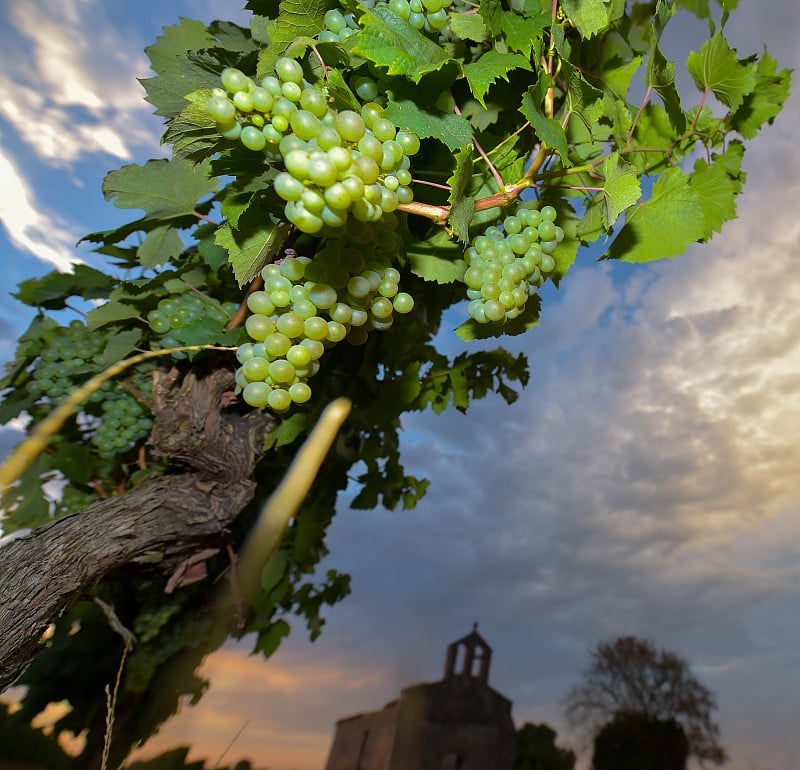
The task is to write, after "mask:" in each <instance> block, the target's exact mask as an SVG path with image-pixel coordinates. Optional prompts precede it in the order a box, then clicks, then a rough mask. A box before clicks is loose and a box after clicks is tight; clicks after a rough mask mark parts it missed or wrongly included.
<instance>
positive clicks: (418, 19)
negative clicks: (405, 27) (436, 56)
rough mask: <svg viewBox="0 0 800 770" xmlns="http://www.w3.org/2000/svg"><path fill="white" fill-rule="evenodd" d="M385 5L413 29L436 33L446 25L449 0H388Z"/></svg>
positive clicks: (430, 33) (431, 33)
mask: <svg viewBox="0 0 800 770" xmlns="http://www.w3.org/2000/svg"><path fill="white" fill-rule="evenodd" d="M380 5H385V6H387V7H388V8H389V10H391V11H392V12H393V13H394V14H395V15H397V16H399V17H400V18H401V19H405V20H406V21H407V22H408V23H409V24H410V25H411V26H412V27H414V29H417V30H419V31H420V32H426V33H427V34H429V35H438V33H439V31H440V30H442V29H444V27H446V26H447V23H448V21H449V18H448V16H447V10H448V8H449V7H450V0H445V1H444V2H442V0H389V2H387V3H380Z"/></svg>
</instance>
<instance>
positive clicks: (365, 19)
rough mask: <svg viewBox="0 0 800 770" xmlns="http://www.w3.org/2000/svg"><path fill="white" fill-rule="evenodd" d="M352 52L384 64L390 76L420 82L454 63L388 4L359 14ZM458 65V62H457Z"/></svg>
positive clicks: (381, 65)
mask: <svg viewBox="0 0 800 770" xmlns="http://www.w3.org/2000/svg"><path fill="white" fill-rule="evenodd" d="M361 24H362V26H363V29H362V30H361V32H360V33H359V34H358V35H357V36H356V39H357V42H356V44H355V46H354V47H353V53H356V54H359V55H360V56H363V57H364V58H365V59H368V60H369V61H371V62H373V63H374V64H377V65H378V66H379V67H386V70H387V72H388V74H389V75H403V76H404V77H407V78H408V79H409V80H411V81H412V82H414V83H419V81H420V80H421V79H422V77H423V75H425V74H426V73H428V72H436V71H437V70H440V69H442V67H444V66H445V65H446V64H449V63H451V62H453V61H454V60H453V59H451V58H450V56H449V55H448V53H447V51H445V50H444V48H442V47H441V46H439V45H437V44H436V43H434V42H433V41H432V40H429V39H428V38H427V37H425V36H424V35H422V34H420V33H419V32H418V31H417V30H416V29H414V27H412V26H411V25H410V24H409V23H408V22H407V21H406V20H405V19H401V18H400V17H399V16H397V15H396V14H394V13H392V11H390V10H389V8H388V7H385V6H381V5H379V6H376V7H375V8H370V9H369V10H368V11H367V12H366V13H364V15H363V16H362V17H361ZM459 67H460V65H459Z"/></svg>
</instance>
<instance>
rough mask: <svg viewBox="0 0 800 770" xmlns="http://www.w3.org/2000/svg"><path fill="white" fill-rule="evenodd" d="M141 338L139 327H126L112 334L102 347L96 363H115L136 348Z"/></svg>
mask: <svg viewBox="0 0 800 770" xmlns="http://www.w3.org/2000/svg"><path fill="white" fill-rule="evenodd" d="M141 338H142V330H141V329H126V330H125V331H121V332H117V333H116V334H113V335H112V336H111V337H110V338H109V340H108V342H107V343H106V346H105V347H104V348H103V352H102V354H101V356H100V360H99V361H98V363H99V364H100V365H101V366H110V365H111V364H115V363H117V361H121V360H122V359H123V358H125V356H127V355H129V354H130V353H132V352H133V351H134V350H136V346H137V345H138V344H139V340H140V339H141Z"/></svg>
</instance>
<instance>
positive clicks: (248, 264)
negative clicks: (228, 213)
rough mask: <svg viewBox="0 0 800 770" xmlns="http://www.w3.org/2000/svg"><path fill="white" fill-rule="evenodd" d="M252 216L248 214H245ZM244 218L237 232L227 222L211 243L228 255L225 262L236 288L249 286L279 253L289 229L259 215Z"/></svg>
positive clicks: (283, 224) (280, 223) (276, 221)
mask: <svg viewBox="0 0 800 770" xmlns="http://www.w3.org/2000/svg"><path fill="white" fill-rule="evenodd" d="M248 214H251V212H248ZM248 214H245V215H243V216H242V217H241V218H240V220H239V229H236V230H234V229H233V227H231V225H230V224H229V223H228V222H226V223H225V224H223V225H221V226H220V227H219V228H218V229H217V233H216V236H215V238H214V241H215V242H216V244H217V245H218V246H222V247H223V248H224V249H225V250H226V251H227V252H228V261H229V262H230V264H231V267H232V268H233V274H234V275H235V276H236V280H237V281H238V283H239V286H245V285H247V284H249V283H250V281H252V280H253V279H254V278H255V277H256V276H257V275H258V274H259V273H260V272H261V269H262V268H263V267H264V265H266V264H267V263H268V262H270V261H271V260H272V258H273V257H274V256H275V255H276V254H277V253H278V249H279V248H280V247H281V246H282V245H283V243H284V242H285V241H286V238H287V236H288V235H289V230H290V228H289V225H287V224H285V223H283V222H280V221H278V220H274V219H272V218H271V217H268V216H265V215H264V214H261V213H258V214H257V215H256V216H252V215H250V216H248Z"/></svg>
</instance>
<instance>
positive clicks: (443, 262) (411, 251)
mask: <svg viewBox="0 0 800 770" xmlns="http://www.w3.org/2000/svg"><path fill="white" fill-rule="evenodd" d="M461 252H462V248H461V247H460V246H459V245H458V244H456V243H455V242H454V241H452V240H451V239H450V237H449V236H448V235H447V233H446V232H445V230H443V229H442V228H437V229H436V232H435V233H434V234H433V235H432V236H431V237H430V238H428V239H427V240H418V241H415V242H413V243H412V244H411V245H410V246H408V247H407V249H406V257H407V258H408V261H409V264H410V265H411V272H412V273H414V275H418V276H419V277H420V278H422V279H424V280H426V281H435V282H436V283H438V284H444V283H453V281H460V280H461V279H462V278H463V277H464V271H465V270H466V264H465V263H464V260H463V259H462V258H461Z"/></svg>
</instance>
